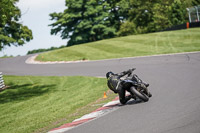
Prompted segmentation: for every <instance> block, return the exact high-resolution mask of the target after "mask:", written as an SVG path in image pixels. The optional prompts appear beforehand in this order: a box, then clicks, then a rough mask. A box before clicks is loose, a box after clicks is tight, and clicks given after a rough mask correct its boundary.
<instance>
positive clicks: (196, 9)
mask: <svg viewBox="0 0 200 133" xmlns="http://www.w3.org/2000/svg"><path fill="white" fill-rule="evenodd" d="M195 8H196V10H197V19H198V22H199V10H198V7H197V6H195Z"/></svg>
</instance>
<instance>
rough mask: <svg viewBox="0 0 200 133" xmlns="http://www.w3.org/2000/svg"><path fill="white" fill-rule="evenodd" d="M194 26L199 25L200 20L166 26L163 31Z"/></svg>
mask: <svg viewBox="0 0 200 133" xmlns="http://www.w3.org/2000/svg"><path fill="white" fill-rule="evenodd" d="M195 27H200V22H192V23H184V24H180V25H176V26H173V27H170V28H167V29H165V30H163V31H172V30H182V29H188V28H195Z"/></svg>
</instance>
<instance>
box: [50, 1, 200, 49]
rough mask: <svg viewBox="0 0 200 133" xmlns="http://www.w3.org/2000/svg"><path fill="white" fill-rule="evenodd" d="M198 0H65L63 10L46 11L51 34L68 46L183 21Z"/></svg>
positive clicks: (152, 29) (161, 28)
mask: <svg viewBox="0 0 200 133" xmlns="http://www.w3.org/2000/svg"><path fill="white" fill-rule="evenodd" d="M198 3H199V0H192V1H191V0H165V1H162V0H142V1H138V0H109V1H108V0H90V1H87V0H76V1H75V0H66V6H67V9H66V10H65V11H64V12H61V13H52V14H50V16H51V19H52V20H54V21H55V22H54V23H53V24H51V25H50V26H52V30H51V33H52V34H58V33H61V37H62V38H63V39H70V40H69V42H68V46H71V45H74V44H80V43H86V42H92V41H97V40H101V39H105V38H111V37H115V36H125V35H130V34H139V33H149V32H156V31H161V30H164V29H166V28H168V27H171V26H174V25H178V24H182V23H185V22H186V21H187V20H188V15H187V11H186V8H187V7H190V6H192V5H196V4H198Z"/></svg>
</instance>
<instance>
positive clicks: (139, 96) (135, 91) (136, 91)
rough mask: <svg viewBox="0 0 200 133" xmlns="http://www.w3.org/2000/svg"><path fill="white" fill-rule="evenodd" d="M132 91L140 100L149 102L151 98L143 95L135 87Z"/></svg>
mask: <svg viewBox="0 0 200 133" xmlns="http://www.w3.org/2000/svg"><path fill="white" fill-rule="evenodd" d="M130 91H131V92H132V93H133V94H135V95H136V96H137V97H138V98H140V99H141V100H142V101H144V102H147V101H149V97H148V96H147V95H145V94H143V93H140V92H139V91H138V90H137V89H136V88H135V87H134V86H132V87H131V88H130Z"/></svg>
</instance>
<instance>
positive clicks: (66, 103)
mask: <svg viewBox="0 0 200 133" xmlns="http://www.w3.org/2000/svg"><path fill="white" fill-rule="evenodd" d="M4 79H5V83H6V85H8V86H9V88H7V89H6V90H4V91H2V92H0V114H1V115H0V132H1V133H7V132H9V133H31V132H47V131H49V130H50V129H52V128H55V127H58V126H60V125H62V124H64V123H68V122H71V121H72V120H74V119H76V118H79V117H80V116H82V115H84V114H86V113H90V112H91V111H94V110H95V109H97V108H99V107H100V106H101V104H102V103H106V102H107V101H109V100H111V99H113V98H114V97H116V95H114V94H109V98H107V99H103V98H102V97H103V92H105V91H107V90H108V89H107V87H106V80H105V79H102V78H94V77H81V76H74V77H37V76H5V77H4ZM94 101H95V102H94Z"/></svg>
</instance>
